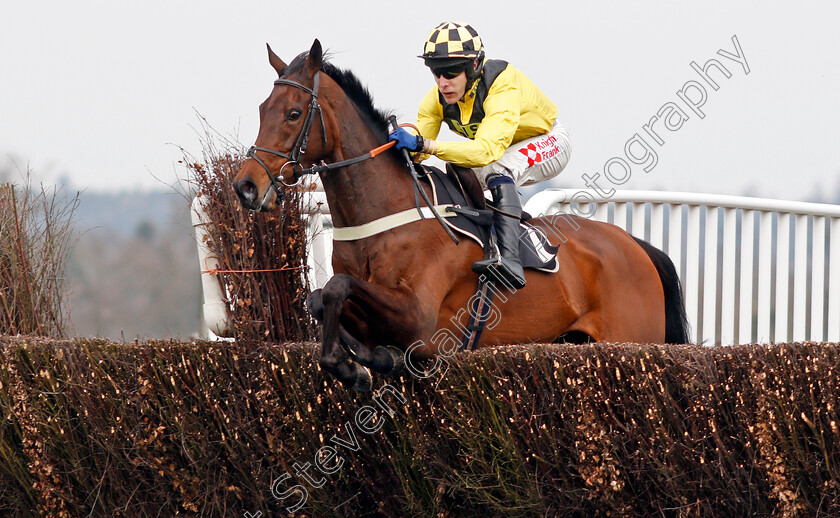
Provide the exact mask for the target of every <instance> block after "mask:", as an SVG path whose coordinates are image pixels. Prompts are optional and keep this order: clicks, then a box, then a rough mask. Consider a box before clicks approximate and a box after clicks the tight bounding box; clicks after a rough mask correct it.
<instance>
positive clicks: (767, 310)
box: [525, 189, 840, 345]
mask: <svg viewBox="0 0 840 518" xmlns="http://www.w3.org/2000/svg"><path fill="white" fill-rule="evenodd" d="M570 202H572V203H571V204H570ZM525 210H527V211H528V212H530V213H531V214H532V215H535V216H536V215H541V214H544V215H551V214H556V213H559V212H568V213H575V214H578V215H581V216H589V217H592V218H593V219H596V220H600V221H608V222H610V223H614V224H616V225H618V226H620V227H622V228H624V229H625V230H627V231H628V232H630V233H631V234H633V235H634V236H636V237H640V238H642V239H645V240H647V241H650V242H651V244H653V245H654V246H656V247H658V248H661V249H662V250H664V251H665V252H667V253H668V255H669V256H670V257H671V259H672V260H673V261H674V264H675V265H676V267H677V270H678V271H679V273H680V279H681V280H682V282H683V291H684V295H685V304H686V311H687V314H688V318H689V322H690V323H691V328H692V335H691V338H692V341H694V342H695V343H705V344H712V343H714V344H724V345H727V344H741V343H768V342H790V341H801V340H813V341H834V342H836V341H840V206H836V205H826V204H818V203H800V202H791V201H782V200H766V199H758V198H746V197H738V196H723V195H707V194H693V193H679V192H656V191H614V194H613V195H612V196H610V197H609V198H608V199H605V198H604V197H602V196H601V195H599V194H598V193H597V192H596V191H594V190H582V191H581V190H572V189H569V190H563V189H546V190H544V191H542V192H539V193H537V194H535V195H534V196H533V197H531V199H530V200H529V201H528V203H527V204H526V206H525ZM561 275H562V272H561Z"/></svg>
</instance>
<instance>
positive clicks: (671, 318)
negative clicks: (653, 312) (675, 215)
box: [633, 237, 689, 344]
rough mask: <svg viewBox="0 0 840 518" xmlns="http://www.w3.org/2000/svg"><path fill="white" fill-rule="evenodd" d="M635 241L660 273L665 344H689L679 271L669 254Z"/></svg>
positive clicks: (640, 241)
mask: <svg viewBox="0 0 840 518" xmlns="http://www.w3.org/2000/svg"><path fill="white" fill-rule="evenodd" d="M633 239H635V240H636V242H637V243H639V246H641V247H642V249H643V250H644V251H645V253H647V255H648V257H650V261H651V262H652V263H653V266H655V267H656V271H657V273H659V280H660V282H662V291H663V292H664V293H665V343H669V344H687V343H689V341H688V317H686V314H685V304H684V303H683V293H682V284H680V277H679V275H677V269H676V268H675V267H674V263H673V262H672V261H671V258H670V257H668V254H666V253H665V252H663V251H662V250H660V249H658V248H656V247H655V246H653V245H651V244H650V243H648V242H647V241H643V240H641V239H639V238H637V237H634V238H633Z"/></svg>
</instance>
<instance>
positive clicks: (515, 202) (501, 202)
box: [472, 183, 525, 289]
mask: <svg viewBox="0 0 840 518" xmlns="http://www.w3.org/2000/svg"><path fill="white" fill-rule="evenodd" d="M490 193H491V194H492V195H493V202H494V205H495V206H496V208H497V209H499V210H500V211H502V212H506V213H508V214H511V215H513V216H515V218H511V217H509V216H505V215H504V214H499V213H498V212H494V213H493V226H494V227H495V228H496V241H497V243H498V245H499V252H500V256H499V257H497V258H496V257H491V258H490V259H484V260H481V261H477V262H475V263H473V265H472V271H474V272H475V273H477V274H479V275H481V274H484V275H487V276H488V277H489V278H491V279H492V278H499V277H501V279H503V280H504V284H507V285H508V286H510V287H512V288H514V289H520V288H523V287H524V286H525V272H524V271H523V270H522V263H521V262H520V261H519V220H520V218H521V217H522V203H521V202H520V201H519V193H518V192H516V185H515V184H513V183H500V184H497V185H494V186H492V187H490Z"/></svg>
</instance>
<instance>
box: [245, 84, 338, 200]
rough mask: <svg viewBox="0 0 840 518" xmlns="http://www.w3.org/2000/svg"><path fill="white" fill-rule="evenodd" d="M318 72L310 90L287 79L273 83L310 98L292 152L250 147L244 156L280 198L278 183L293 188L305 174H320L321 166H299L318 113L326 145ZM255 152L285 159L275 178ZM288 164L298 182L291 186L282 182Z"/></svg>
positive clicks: (325, 129)
mask: <svg viewBox="0 0 840 518" xmlns="http://www.w3.org/2000/svg"><path fill="white" fill-rule="evenodd" d="M320 74H321V73H320V71H316V72H315V77H314V79H313V84H312V89H309V88H307V87H306V86H303V85H302V84H300V83H298V82H295V81H291V80H289V79H282V78H280V79H277V80H275V81H274V84H275V85H289V86H294V87H295V88H300V89H301V90H303V91H304V92H306V93H308V94H309V95H310V96H312V98H311V99H310V101H309V110H308V111H307V112H306V118H305V119H304V121H303V128H301V130H300V135H298V138H297V142H295V145H294V147H292V151H291V152H290V153H283V152H281V151H277V150H275V149H268V148H264V147H259V146H251V148H250V149H249V150H248V153H247V154H246V156H247V157H248V158H253V159H254V160H256V161H257V163H258V164H260V165H261V166H262V168H263V169H265V174H267V175H268V179H269V180H271V186H272V187H273V188H274V190H275V192H276V193H277V195H278V196H279V197H281V198H282V196H283V194H282V193H281V191H280V185H278V183H277V182H278V181H279V182H280V183H282V184H283V185H285V186H286V187H295V186H296V185H298V184H299V183H300V182H301V180H303V175H306V174H315V173H318V172H320V169H321V167H322V166H312V167H308V168H306V169H304V168H302V167H301V166H300V159H301V157H302V156H303V154H304V153H306V146H308V145H309V132H310V131H311V130H312V122H313V121H314V120H315V113H316V112H317V113H318V118H319V119H320V121H321V135H322V136H323V140H324V146H326V145H327V128H326V126H325V125H324V114H323V112H322V111H321V105H320V104H318V80H319V79H320ZM257 151H265V152H266V153H271V154H272V155H276V156H279V157H282V158H285V159H286V160H287V162H286V163H285V164H283V166H282V167H280V172H279V173H277V176H274V175H273V174H271V170H270V169H269V168H268V165H266V163H265V162H263V161H262V160H261V159H260V158H259V157H258V156H257V153H256V152H257ZM289 164H292V171H293V172H294V173H295V174H296V175H298V181H296V182H295V183H293V184H288V183H286V182H284V181H283V169H285V167H286V166H287V165H289Z"/></svg>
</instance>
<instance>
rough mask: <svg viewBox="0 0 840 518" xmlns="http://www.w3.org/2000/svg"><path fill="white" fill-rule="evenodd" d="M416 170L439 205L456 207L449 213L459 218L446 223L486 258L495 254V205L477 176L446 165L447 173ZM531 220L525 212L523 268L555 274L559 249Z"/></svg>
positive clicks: (521, 242) (521, 236)
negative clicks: (485, 193)
mask: <svg viewBox="0 0 840 518" xmlns="http://www.w3.org/2000/svg"><path fill="white" fill-rule="evenodd" d="M414 167H415V172H416V173H417V175H418V176H419V177H420V179H421V181H426V182H428V183H429V185H430V186H431V189H432V197H431V198H432V201H433V203H434V204H435V205H440V204H451V205H454V206H453V207H449V208H448V209H447V210H449V211H451V212H455V213H456V214H457V216H455V217H447V218H445V219H444V221H445V222H446V223H447V224H448V225H449V227H450V228H451V229H452V230H453V231H455V232H457V233H459V234H461V235H463V236H465V237H467V238H469V239H471V240H473V241H475V242H476V243H477V244H478V245H479V246H481V247H482V249H483V250H484V254H485V257H489V256H490V254H491V253H492V250H493V245H492V240H491V236H492V233H493V223H492V221H493V210H492V209H489V208H487V206H488V205H490V204H491V203H490V202H489V201H488V200H487V199H486V198H485V197H484V190H483V189H482V188H481V184H480V183H479V181H478V178H477V177H476V176H475V173H474V172H473V171H472V170H471V169H467V168H464V167H458V166H454V165H452V164H446V172H443V171H441V170H440V169H438V168H436V167H431V166H427V165H423V164H415V166H414ZM529 219H531V215H530V214H528V213H526V212H524V211H523V213H522V219H521V221H520V223H519V230H520V234H519V259H520V261H521V262H522V267H523V268H530V269H534V270H538V271H542V272H546V273H554V272H556V271H557V270H558V269H559V264H558V262H557V257H556V254H557V247H556V246H552V245H551V243H549V241H548V238H546V236H545V234H544V233H543V231H542V230H540V229H539V228H537V227H535V226H534V225H532V224H531V223H529V222H528V220H529Z"/></svg>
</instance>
